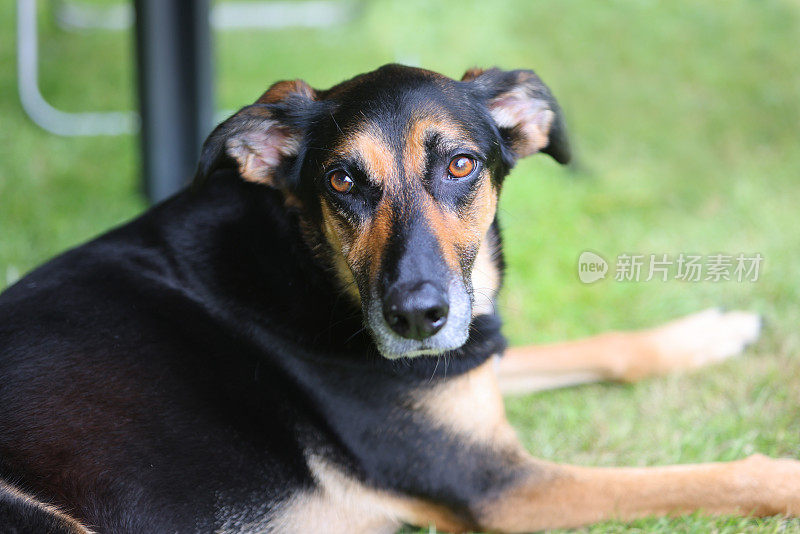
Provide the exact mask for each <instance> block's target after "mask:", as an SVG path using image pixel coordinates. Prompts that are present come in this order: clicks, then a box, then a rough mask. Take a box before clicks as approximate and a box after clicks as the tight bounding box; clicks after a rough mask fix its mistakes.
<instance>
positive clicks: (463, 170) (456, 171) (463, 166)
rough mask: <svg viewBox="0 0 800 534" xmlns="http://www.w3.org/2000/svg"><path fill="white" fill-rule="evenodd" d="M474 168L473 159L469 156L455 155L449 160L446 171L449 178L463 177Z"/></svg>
mask: <svg viewBox="0 0 800 534" xmlns="http://www.w3.org/2000/svg"><path fill="white" fill-rule="evenodd" d="M473 170H475V160H474V159H472V158H471V157H469V156H456V157H454V158H453V159H451V160H450V165H449V166H448V167H447V173H448V174H449V175H450V177H451V178H464V177H465V176H469V175H470V174H471V173H472V171H473Z"/></svg>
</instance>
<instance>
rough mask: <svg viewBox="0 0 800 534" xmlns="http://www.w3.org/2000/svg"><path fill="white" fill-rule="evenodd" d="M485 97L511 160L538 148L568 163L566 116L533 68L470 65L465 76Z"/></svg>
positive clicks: (532, 152) (538, 150)
mask: <svg viewBox="0 0 800 534" xmlns="http://www.w3.org/2000/svg"><path fill="white" fill-rule="evenodd" d="M461 81H463V82H471V83H473V84H474V85H475V88H476V90H477V91H478V93H479V94H480V95H481V96H482V98H484V99H485V101H486V105H487V106H488V108H489V112H490V113H491V115H492V118H493V119H494V121H495V123H496V124H497V127H498V128H499V130H500V134H501V135H502V136H503V138H504V141H505V144H506V147H505V148H506V149H507V150H508V151H510V154H506V156H507V159H509V160H510V161H509V162H510V163H513V162H514V161H516V160H517V159H519V158H524V157H525V156H530V155H531V154H535V153H537V152H544V153H545V154H549V155H550V156H552V157H553V159H555V160H556V161H557V162H559V163H568V162H569V160H570V156H571V153H570V147H569V141H568V139H567V128H566V125H565V124H564V116H563V113H562V112H561V108H560V107H559V105H558V102H556V99H555V97H554V96H553V94H552V93H551V92H550V89H548V88H547V86H546V85H545V84H544V82H542V80H541V79H539V77H538V76H537V75H536V74H535V73H534V72H533V71H530V70H512V71H503V70H500V69H489V70H483V69H470V70H468V71H467V72H465V73H464V76H463V77H462V78H461Z"/></svg>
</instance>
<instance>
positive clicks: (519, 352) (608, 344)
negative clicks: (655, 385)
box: [497, 309, 761, 394]
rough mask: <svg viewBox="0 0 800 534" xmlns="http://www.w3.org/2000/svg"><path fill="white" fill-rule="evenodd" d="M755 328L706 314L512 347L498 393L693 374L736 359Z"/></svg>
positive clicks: (740, 318) (736, 318)
mask: <svg viewBox="0 0 800 534" xmlns="http://www.w3.org/2000/svg"><path fill="white" fill-rule="evenodd" d="M760 326H761V321H760V318H759V316H758V315H756V314H753V313H748V312H741V311H732V312H721V311H719V310H717V309H709V310H705V311H702V312H699V313H695V314H692V315H688V316H686V317H682V318H680V319H677V320H674V321H671V322H669V323H666V324H664V325H661V326H658V327H656V328H650V329H647V330H640V331H635V332H612V333H607V334H600V335H597V336H594V337H590V338H586V339H580V340H577V341H568V342H564V343H555V344H551V345H535V346H529V347H512V348H510V349H508V350H507V351H506V354H505V355H504V356H503V358H502V359H501V360H500V363H499V365H498V369H497V376H498V379H499V384H500V390H501V391H502V392H503V393H504V394H508V393H530V392H533V391H539V390H544V389H552V388H557V387H563V386H570V385H575V384H581V383H586V382H597V381H602V380H619V381H625V382H631V381H635V380H639V379H641V378H644V377H647V376H653V375H660V374H664V373H668V372H671V371H681V370H689V369H695V368H698V367H701V366H704V365H708V364H711V363H714V362H718V361H721V360H724V359H726V358H729V357H731V356H734V355H736V354H739V353H741V352H742V351H743V350H744V348H745V346H747V345H748V344H750V343H752V342H754V341H755V340H756V339H757V338H758V334H759V330H760Z"/></svg>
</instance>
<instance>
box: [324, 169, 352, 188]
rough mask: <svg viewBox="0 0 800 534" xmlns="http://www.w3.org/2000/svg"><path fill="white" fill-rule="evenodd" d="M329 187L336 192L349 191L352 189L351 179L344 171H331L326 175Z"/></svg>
mask: <svg viewBox="0 0 800 534" xmlns="http://www.w3.org/2000/svg"><path fill="white" fill-rule="evenodd" d="M328 180H330V183H331V187H332V188H333V190H334V191H336V192H337V193H349V192H350V191H351V190H352V189H353V185H354V183H353V179H352V178H350V177H349V176H347V174H346V173H345V172H344V171H333V172H332V173H331V174H330V176H329V177H328Z"/></svg>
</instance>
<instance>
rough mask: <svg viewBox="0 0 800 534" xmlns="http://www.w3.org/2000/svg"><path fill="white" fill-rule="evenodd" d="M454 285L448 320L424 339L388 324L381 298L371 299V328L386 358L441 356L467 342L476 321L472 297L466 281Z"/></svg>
mask: <svg viewBox="0 0 800 534" xmlns="http://www.w3.org/2000/svg"><path fill="white" fill-rule="evenodd" d="M450 286H451V287H450V288H449V289H450V291H449V300H450V313H449V315H448V317H447V323H446V324H445V325H444V327H442V329H441V330H440V331H439V332H437V333H436V334H435V335H433V336H431V337H429V338H425V339H422V340H416V339H407V338H404V337H401V336H399V335H397V334H396V333H395V332H394V331H393V330H392V329H391V328H390V327H389V325H388V324H386V320H385V319H384V318H383V311H382V309H381V305H380V302H379V300H378V299H371V303H370V304H368V305H367V306H366V308H367V310H366V322H367V328H368V329H369V331H370V333H371V334H372V339H374V340H375V344H376V345H377V347H378V351H379V352H380V353H381V355H382V356H383V357H384V358H387V359H390V360H397V359H400V358H417V357H420V356H437V355H439V354H444V353H445V352H448V351H451V350H456V349H458V348H460V347H461V346H463V345H464V343H466V342H467V339H469V325H470V322H471V321H472V299H471V298H470V297H469V294H468V293H467V291H466V289H465V288H464V287H463V285H461V284H450ZM454 286H455V287H454Z"/></svg>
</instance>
